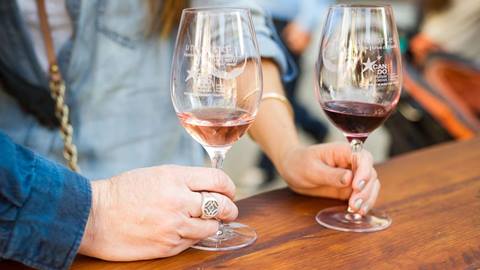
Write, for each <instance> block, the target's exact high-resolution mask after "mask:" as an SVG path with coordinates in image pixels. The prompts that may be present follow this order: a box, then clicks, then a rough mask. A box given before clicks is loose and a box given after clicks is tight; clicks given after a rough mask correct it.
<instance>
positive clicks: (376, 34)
mask: <svg viewBox="0 0 480 270" xmlns="http://www.w3.org/2000/svg"><path fill="white" fill-rule="evenodd" d="M315 79H316V85H315V86H316V95H317V98H318V100H319V103H320V105H321V106H322V109H323V110H324V111H325V113H326V115H327V116H328V118H329V119H330V121H331V122H332V123H333V124H334V125H335V126H336V127H337V128H339V129H340V130H341V131H342V132H343V134H344V135H345V137H346V138H347V140H348V141H349V142H350V145H351V147H352V162H351V164H352V171H353V172H354V173H355V167H356V161H357V155H358V153H359V152H360V151H361V150H362V148H363V143H364V141H365V140H366V139H367V137H368V135H369V134H370V132H372V131H373V130H375V129H376V128H377V127H378V126H380V125H381V124H382V123H383V121H385V119H387V118H388V116H389V115H390V114H391V113H392V111H393V110H394V109H395V107H396V105H397V103H398V99H399V97H400V89H401V82H402V67H401V55H400V50H399V42H398V34H397V28H396V25H395V21H394V17H393V11H392V8H391V7H390V6H388V5H376V6H374V5H335V6H332V7H331V8H330V9H329V12H328V16H327V20H326V24H325V26H324V28H323V35H322V41H321V45H320V53H319V54H318V59H317V64H316V73H315ZM316 220H317V222H318V223H320V224H321V225H323V226H325V227H327V228H330V229H335V230H340V231H348V232H372V231H379V230H383V229H386V228H387V227H388V226H390V224H391V219H390V218H389V217H388V216H387V215H386V214H385V213H384V212H381V211H376V210H375V209H373V210H371V211H370V212H369V213H367V214H366V215H364V216H362V215H360V214H358V213H355V212H354V211H352V209H350V208H347V207H343V206H340V207H332V208H327V209H323V210H321V211H320V212H319V213H318V214H317V216H316Z"/></svg>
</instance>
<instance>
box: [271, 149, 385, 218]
mask: <svg viewBox="0 0 480 270" xmlns="http://www.w3.org/2000/svg"><path fill="white" fill-rule="evenodd" d="M351 160H352V151H351V149H350V146H349V145H348V144H346V143H328V144H319V145H313V146H309V147H303V146H299V147H296V148H293V149H292V150H290V151H288V152H286V153H285V154H284V156H283V159H282V161H281V163H280V164H278V166H277V168H278V169H279V172H280V174H281V175H282V177H283V178H284V179H285V180H286V181H287V183H288V185H289V186H290V188H291V189H292V190H294V191H295V192H297V193H300V194H305V195H311V196H320V197H328V198H335V199H342V200H347V199H349V206H350V207H351V208H352V209H354V210H356V211H358V212H359V213H360V214H362V215H363V214H366V213H367V212H368V211H369V210H370V209H371V208H372V206H373V205H374V204H375V201H376V199H377V196H378V192H379V190H380V182H379V180H378V179H377V172H376V171H375V169H374V168H373V159H372V155H371V154H370V153H369V152H367V151H366V150H362V152H361V153H360V154H359V158H358V160H357V170H356V173H355V175H354V176H353V174H352V170H351V167H352V166H351Z"/></svg>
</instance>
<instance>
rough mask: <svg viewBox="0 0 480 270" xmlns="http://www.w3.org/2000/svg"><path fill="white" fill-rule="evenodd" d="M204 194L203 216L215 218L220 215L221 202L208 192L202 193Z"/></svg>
mask: <svg viewBox="0 0 480 270" xmlns="http://www.w3.org/2000/svg"><path fill="white" fill-rule="evenodd" d="M200 194H201V195H202V216H201V218H203V219H211V218H215V217H216V216H217V215H218V211H219V204H218V201H217V199H215V198H214V197H213V196H211V195H210V194H208V193H206V192H202V193H200Z"/></svg>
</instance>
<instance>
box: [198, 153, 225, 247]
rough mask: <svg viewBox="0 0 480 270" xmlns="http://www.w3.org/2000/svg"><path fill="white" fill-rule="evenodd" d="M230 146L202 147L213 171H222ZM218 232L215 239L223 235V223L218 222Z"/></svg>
mask: <svg viewBox="0 0 480 270" xmlns="http://www.w3.org/2000/svg"><path fill="white" fill-rule="evenodd" d="M230 147H231V146H226V147H211V146H204V148H205V150H206V151H207V153H208V156H209V157H210V161H211V163H212V168H215V169H220V170H221V169H223V161H224V160H225V155H226V154H227V151H228V150H229V149H230ZM218 223H219V225H218V231H217V233H216V236H217V238H221V237H222V236H223V235H224V234H225V225H224V224H223V221H221V220H218Z"/></svg>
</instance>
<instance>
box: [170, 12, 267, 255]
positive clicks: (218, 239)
mask: <svg viewBox="0 0 480 270" xmlns="http://www.w3.org/2000/svg"><path fill="white" fill-rule="evenodd" d="M171 95H172V102H173V105H174V108H175V111H176V113H177V116H178V118H179V119H180V122H181V124H182V125H183V127H184V128H185V129H186V130H187V132H188V133H189V134H190V135H191V136H192V137H193V138H194V139H195V140H196V141H197V142H199V143H200V144H201V145H202V146H203V148H204V149H205V150H206V151H207V153H208V155H209V156H210V159H211V162H212V166H213V167H214V168H222V163H223V160H224V158H225V154H226V153H227V151H228V150H229V149H230V148H231V147H232V145H233V144H234V143H235V142H236V141H237V140H238V139H240V137H241V136H242V135H243V134H245V132H246V131H247V129H248V127H249V126H250V124H251V123H252V122H253V120H254V118H255V115H256V113H257V109H258V106H259V102H260V98H261V95H262V69H261V62H260V55H259V51H258V45H257V41H256V36H255V31H254V29H253V25H252V18H251V15H250V11H249V10H248V9H242V8H200V9H194V8H191V9H185V10H184V11H183V13H182V17H181V21H180V28H179V30H178V35H177V41H176V45H175V53H174V58H173V66H172V80H171ZM256 238H257V235H256V233H255V231H254V230H253V229H252V228H250V227H248V226H247V225H244V224H241V223H237V222H232V223H229V224H222V223H221V224H220V229H219V231H218V232H217V234H216V235H214V236H211V237H209V238H207V239H203V240H201V241H200V242H198V243H197V244H196V245H195V246H194V248H198V249H203V250H215V251H218V250H232V249H237V248H241V247H245V246H248V245H250V244H252V243H253V242H254V241H255V240H256Z"/></svg>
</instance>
